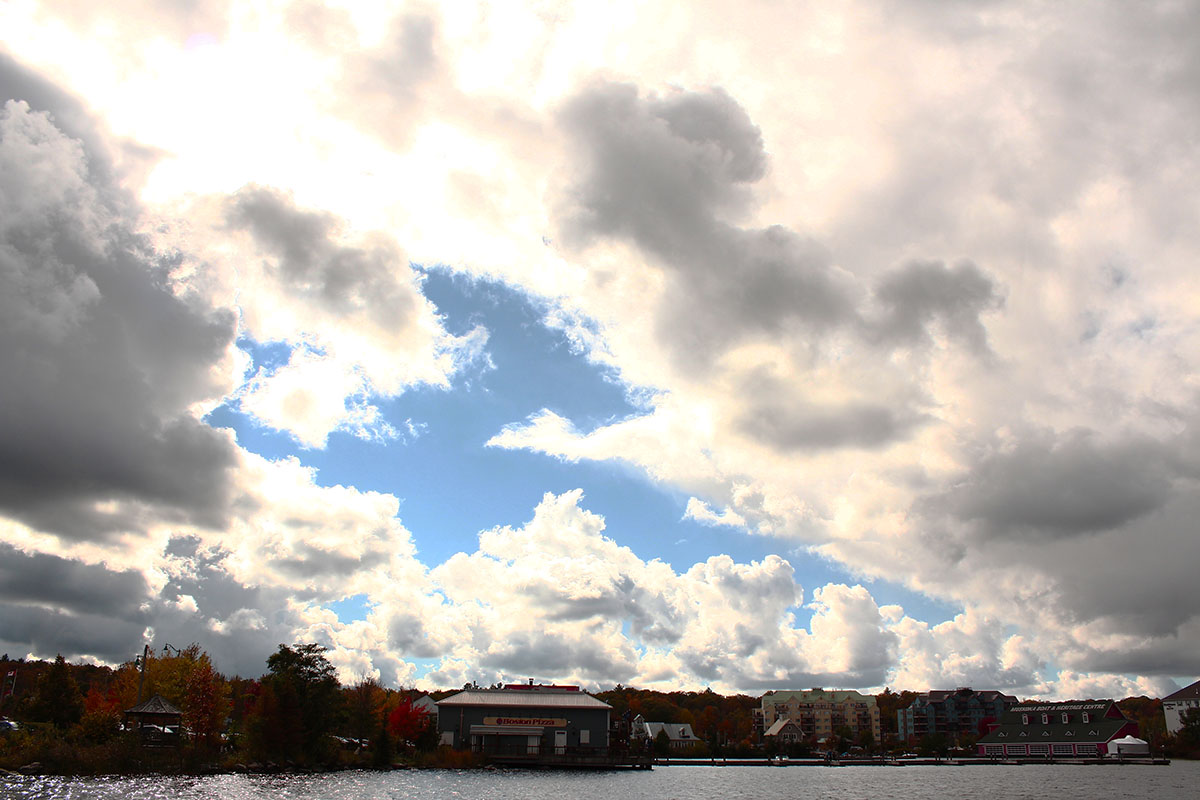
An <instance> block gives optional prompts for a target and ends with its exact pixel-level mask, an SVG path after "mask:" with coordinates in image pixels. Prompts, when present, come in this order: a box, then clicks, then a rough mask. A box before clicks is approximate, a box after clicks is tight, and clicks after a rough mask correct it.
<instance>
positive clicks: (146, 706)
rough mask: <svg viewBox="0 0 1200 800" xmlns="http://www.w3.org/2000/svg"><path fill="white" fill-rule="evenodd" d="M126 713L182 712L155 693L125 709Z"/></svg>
mask: <svg viewBox="0 0 1200 800" xmlns="http://www.w3.org/2000/svg"><path fill="white" fill-rule="evenodd" d="M125 713H126V714H183V712H182V711H180V710H179V709H178V708H176V707H175V706H173V705H171V703H170V702H169V701H168V700H167V698H165V697H163V696H162V695H161V694H156V695H154V697H151V698H150V699H149V700H147V701H146V702H144V703H141V704H140V705H136V706H134V707H133V708H130V709H127V710H126V711H125Z"/></svg>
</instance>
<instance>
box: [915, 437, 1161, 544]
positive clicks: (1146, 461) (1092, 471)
mask: <svg viewBox="0 0 1200 800" xmlns="http://www.w3.org/2000/svg"><path fill="white" fill-rule="evenodd" d="M1177 468H1178V467H1177V461H1176V459H1175V458H1174V457H1173V456H1172V454H1171V452H1170V450H1169V449H1167V448H1166V447H1164V446H1163V445H1162V444H1161V443H1159V442H1157V441H1155V440H1152V439H1144V438H1136V439H1126V440H1123V441H1117V442H1112V443H1108V442H1103V441H1100V440H1099V439H1098V438H1097V437H1096V436H1094V435H1093V434H1091V433H1088V432H1082V431H1076V432H1072V433H1068V434H1065V435H1063V436H1060V437H1053V436H1044V437H1040V438H1036V439H1032V440H1029V441H1025V442H1022V443H1021V444H1019V445H1018V446H1017V447H1016V448H1015V449H1013V450H1012V451H1010V452H1000V453H990V454H988V455H986V456H984V457H983V458H981V459H980V461H979V462H978V463H977V464H975V465H974V467H973V468H972V469H971V471H970V474H969V475H968V476H967V477H966V478H965V479H964V480H963V482H962V483H960V484H959V485H957V486H955V487H954V488H952V489H950V490H949V491H948V492H946V493H945V494H944V495H943V496H942V497H941V498H940V499H939V500H938V501H936V505H938V506H940V507H944V508H945V509H947V510H948V511H949V512H950V513H951V514H953V515H954V516H956V517H958V518H960V519H964V520H974V521H978V522H980V523H982V524H983V525H984V528H985V530H986V531H987V532H988V533H990V534H993V535H998V536H1003V537H1013V536H1015V537H1035V538H1038V537H1051V538H1054V537H1064V536H1078V535H1081V534H1086V533H1095V532H1099V531H1105V530H1110V529H1113V528H1117V527H1120V526H1122V525H1125V524H1127V523H1129V522H1130V521H1132V520H1135V519H1137V518H1139V517H1141V516H1143V515H1145V514H1148V513H1150V512H1151V511H1154V510H1155V509H1157V508H1159V507H1160V506H1162V505H1163V503H1165V502H1166V500H1167V498H1168V497H1169V496H1170V493H1171V490H1172V479H1173V477H1174V475H1175V472H1176V470H1177Z"/></svg>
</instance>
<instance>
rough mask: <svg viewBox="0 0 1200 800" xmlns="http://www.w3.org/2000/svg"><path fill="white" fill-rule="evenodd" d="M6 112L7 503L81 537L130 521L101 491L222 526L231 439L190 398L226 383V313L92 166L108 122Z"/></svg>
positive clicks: (50, 98) (0, 201)
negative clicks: (70, 125)
mask: <svg viewBox="0 0 1200 800" xmlns="http://www.w3.org/2000/svg"><path fill="white" fill-rule="evenodd" d="M33 83H34V84H36V81H34V82H33ZM10 85H12V86H14V87H15V88H17V89H20V88H21V86H23V85H33V84H30V82H29V81H28V80H23V81H16V82H14V83H11V84H10ZM34 95H35V96H37V97H39V98H45V99H46V101H47V102H52V103H58V105H60V106H63V107H67V106H69V105H70V104H64V103H63V102H62V98H61V96H60V94H56V93H54V92H49V91H46V92H40V93H39V92H34ZM17 99H18V100H20V98H17ZM70 116H71V118H72V119H73V121H74V123H75V124H77V125H86V121H87V120H86V116H82V115H79V114H78V113H76V112H73V113H72V114H71V115H70ZM0 125H2V126H3V129H2V130H0V137H2V138H0V174H2V175H3V180H2V181H0V208H3V209H4V213H3V215H2V218H0V312H2V313H0V340H2V341H3V342H4V347H3V348H0V374H3V375H4V376H5V377H4V381H3V382H2V383H0V409H2V411H0V509H4V510H6V511H7V512H8V513H10V514H12V515H14V516H16V517H19V518H21V519H23V520H24V521H26V522H28V523H29V524H31V525H33V526H35V527H38V528H42V529H46V530H51V531H53V532H56V533H59V534H62V535H64V536H67V537H70V538H77V539H88V538H95V537H99V536H103V535H104V534H105V533H106V532H107V531H109V530H111V529H113V528H115V527H121V526H123V525H126V524H128V523H130V522H131V521H132V520H131V518H130V517H129V516H128V515H126V516H123V517H121V518H117V517H114V516H112V515H110V514H109V513H102V512H100V511H97V510H96V508H95V504H96V503H97V502H100V501H107V500H124V501H133V502H134V503H135V504H152V505H156V506H162V507H163V511H164V513H166V514H167V515H168V516H169V515H171V514H178V515H180V516H181V517H185V518H188V519H192V520H194V521H197V522H200V523H205V524H216V523H218V522H219V521H220V519H221V518H222V515H223V511H224V509H223V505H224V502H225V500H226V497H227V489H228V486H227V472H226V471H227V468H228V467H230V466H231V465H232V464H233V461H234V448H233V445H232V443H231V442H230V441H229V439H228V438H227V437H226V436H225V435H224V434H221V433H218V432H216V431H214V430H212V429H211V428H209V427H208V426H206V425H204V424H202V423H201V422H199V421H197V420H196V419H194V418H193V417H192V416H190V415H189V414H188V412H187V408H188V406H189V405H191V404H192V403H195V402H198V401H201V400H204V399H206V398H210V397H213V396H214V395H215V394H218V393H219V392H220V387H219V385H218V384H217V383H216V382H215V380H216V379H215V378H214V376H213V374H212V372H211V368H212V367H213V366H214V365H216V364H217V363H218V361H220V360H221V359H222V358H223V357H224V354H225V352H226V349H227V348H228V347H229V345H230V344H231V342H232V340H233V336H234V328H235V321H234V317H233V315H232V314H231V313H230V312H228V311H225V310H218V309H213V308H211V307H210V306H208V305H206V304H205V303H204V302H202V301H200V300H198V299H196V298H195V297H194V296H191V295H187V294H178V293H176V292H175V291H173V287H172V286H171V284H170V280H169V277H168V274H169V269H170V267H171V266H172V263H171V261H170V259H168V258H166V257H164V256H163V255H162V254H160V253H157V252H155V251H154V250H153V249H152V248H151V247H150V246H149V245H148V244H147V243H146V242H145V241H144V240H143V239H142V238H141V237H139V236H138V235H137V234H136V233H135V232H134V227H135V225H136V222H137V221H136V219H134V218H130V217H129V216H128V214H129V213H130V211H131V210H132V209H131V207H130V205H129V204H127V203H125V202H122V201H120V200H118V199H117V198H121V197H122V196H123V195H122V192H121V191H120V189H119V187H117V186H115V185H114V184H112V183H111V182H109V177H110V176H109V175H108V173H106V172H105V171H104V170H99V171H93V170H91V169H90V168H89V164H90V161H89V152H88V149H87V146H86V142H87V141H92V140H97V139H101V138H103V137H102V136H101V134H100V133H98V132H95V131H92V132H91V133H90V134H89V136H88V137H87V138H86V139H85V140H84V142H83V143H81V142H80V141H77V140H74V139H71V138H69V137H67V136H65V135H64V134H63V133H62V132H61V131H60V130H59V129H58V128H57V127H56V126H55V125H54V124H53V121H52V120H51V119H49V118H48V117H47V116H46V115H44V114H42V113H39V112H38V110H37V109H30V108H29V107H27V106H26V105H25V104H24V103H23V102H9V103H8V104H7V106H6V107H5V110H4V112H3V116H2V118H0ZM122 513H124V512H122Z"/></svg>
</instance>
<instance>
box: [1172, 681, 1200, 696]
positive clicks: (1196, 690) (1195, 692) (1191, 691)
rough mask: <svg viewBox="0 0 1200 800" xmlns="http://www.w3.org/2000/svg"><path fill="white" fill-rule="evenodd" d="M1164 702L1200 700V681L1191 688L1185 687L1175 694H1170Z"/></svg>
mask: <svg viewBox="0 0 1200 800" xmlns="http://www.w3.org/2000/svg"><path fill="white" fill-rule="evenodd" d="M1163 700H1200V681H1196V682H1195V683H1193V684H1192V685H1191V686H1185V687H1183V688H1182V689H1180V690H1179V691H1178V692H1175V693H1174V694H1169V695H1167V696H1166V697H1164V698H1163Z"/></svg>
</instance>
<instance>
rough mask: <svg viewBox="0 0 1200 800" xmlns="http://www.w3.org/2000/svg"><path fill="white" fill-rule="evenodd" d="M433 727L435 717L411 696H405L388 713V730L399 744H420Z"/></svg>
mask: <svg viewBox="0 0 1200 800" xmlns="http://www.w3.org/2000/svg"><path fill="white" fill-rule="evenodd" d="M432 727H433V717H432V716H431V715H430V714H429V713H428V712H427V711H426V710H425V709H424V708H421V707H420V706H418V705H414V703H413V699H412V698H411V697H405V698H404V699H403V700H401V701H400V704H399V705H397V706H396V707H395V708H394V709H392V712H391V713H390V714H389V715H388V730H389V732H390V733H391V734H392V736H394V737H395V738H396V740H397V743H398V744H402V745H403V744H407V745H411V746H419V745H420V744H423V743H424V741H425V740H427V739H428V738H429V737H428V731H429V730H430V729H431V728H432Z"/></svg>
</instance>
